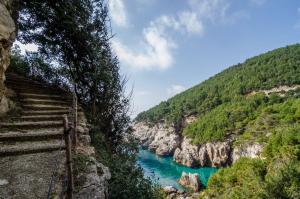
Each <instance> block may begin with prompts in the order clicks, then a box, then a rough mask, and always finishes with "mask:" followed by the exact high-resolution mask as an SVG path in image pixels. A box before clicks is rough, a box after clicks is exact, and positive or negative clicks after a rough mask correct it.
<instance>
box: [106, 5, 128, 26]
mask: <svg viewBox="0 0 300 199" xmlns="http://www.w3.org/2000/svg"><path fill="white" fill-rule="evenodd" d="M108 7H109V11H110V15H111V18H112V21H113V22H114V23H115V24H116V25H118V26H121V27H126V26H128V20H127V13H126V8H125V5H124V2H123V0H109V1H108Z"/></svg>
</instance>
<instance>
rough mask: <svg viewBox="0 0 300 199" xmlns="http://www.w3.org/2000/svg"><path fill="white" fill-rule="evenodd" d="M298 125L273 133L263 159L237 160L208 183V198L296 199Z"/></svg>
mask: <svg viewBox="0 0 300 199" xmlns="http://www.w3.org/2000/svg"><path fill="white" fill-rule="evenodd" d="M299 132H300V125H299V124H297V125H294V126H291V127H287V128H284V129H282V128H278V129H276V130H274V132H273V134H272V135H271V137H270V140H269V142H268V144H267V145H266V147H265V148H264V155H265V157H266V159H264V160H261V159H247V158H241V159H240V160H238V161H237V162H236V163H235V164H233V166H232V167H230V168H224V169H221V170H219V171H218V172H217V173H216V174H215V175H213V176H212V178H211V179H210V180H209V183H208V188H207V190H206V191H205V193H204V195H206V196H208V197H209V198H300V192H299V188H300V133H299Z"/></svg>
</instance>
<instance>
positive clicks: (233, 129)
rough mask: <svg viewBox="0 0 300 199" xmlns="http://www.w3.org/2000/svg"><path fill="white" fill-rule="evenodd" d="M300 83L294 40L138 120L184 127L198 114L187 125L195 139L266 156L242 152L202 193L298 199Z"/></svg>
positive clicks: (299, 49)
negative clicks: (184, 122)
mask: <svg viewBox="0 0 300 199" xmlns="http://www.w3.org/2000/svg"><path fill="white" fill-rule="evenodd" d="M299 85H300V45H299V44H296V45H292V46H287V47H285V48H280V49H277V50H274V51H271V52H267V53H265V54H262V55H260V56H256V57H254V58H251V59H248V60H246V61H245V62H244V63H242V64H238V65H235V66H232V67H230V68H228V69H226V70H224V71H223V72H221V73H219V74H217V75H215V76H214V77H211V78H210V79H208V80H206V81H204V82H203V83H201V84H199V85H197V86H195V87H193V88H190V89H189V90H187V91H185V92H183V93H180V94H178V95H176V96H175V97H173V98H171V99H169V100H168V101H166V102H162V103H160V104H159V105H158V106H156V107H154V108H152V109H150V110H148V111H146V112H143V113H141V114H139V115H138V116H137V118H136V121H137V122H148V124H149V123H150V124H155V123H157V122H158V121H160V120H163V119H164V120H165V121H167V122H168V123H169V124H181V121H182V119H183V118H185V117H188V116H190V115H193V116H196V117H197V119H196V120H195V121H194V122H192V123H190V124H188V125H187V126H186V127H185V128H184V129H182V134H183V136H185V137H189V138H191V139H192V141H193V144H198V146H202V145H204V143H206V142H214V141H224V140H226V139H227V138H229V140H232V146H231V147H232V148H234V150H238V149H239V147H241V148H243V147H244V149H245V148H247V147H248V146H254V145H255V144H258V145H260V146H261V147H262V153H261V154H260V156H256V157H251V156H247V155H245V154H244V155H242V158H240V159H238V160H237V161H235V162H233V164H232V165H231V166H230V167H227V168H222V169H220V170H219V171H218V172H217V173H216V174H215V175H213V176H212V177H211V178H210V180H209V182H208V187H207V189H206V190H205V191H204V192H203V193H202V194H201V197H200V198H299V197H300V195H299V188H300V180H299V179H300V159H299V158H300V87H299ZM177 126H178V125H177ZM181 148H182V146H181ZM246 151H247V150H246ZM245 153H247V152H245ZM186 154H187V155H189V154H188V153H186ZM186 154H185V155H186Z"/></svg>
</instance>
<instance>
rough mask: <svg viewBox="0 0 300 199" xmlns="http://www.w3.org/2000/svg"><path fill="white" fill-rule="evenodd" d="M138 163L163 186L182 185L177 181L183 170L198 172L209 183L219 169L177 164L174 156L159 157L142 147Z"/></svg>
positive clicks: (146, 173)
mask: <svg viewBox="0 0 300 199" xmlns="http://www.w3.org/2000/svg"><path fill="white" fill-rule="evenodd" d="M138 164H139V165H140V166H141V167H142V168H143V170H144V174H145V176H147V177H150V178H151V179H152V180H154V181H157V182H158V183H159V184H160V185H161V186H173V187H176V188H177V189H182V187H181V186H180V185H179V184H178V183H177V180H178V179H179V178H180V176H181V174H182V172H183V171H185V172H186V173H198V174H199V176H200V181H201V182H202V184H203V185H204V186H206V185H207V181H208V178H209V177H210V176H211V175H212V174H214V173H215V172H216V171H217V170H218V169H216V168H211V167H201V168H195V169H194V168H189V167H185V166H182V165H179V164H177V163H176V162H174V161H173V160H172V157H159V156H157V155H155V154H154V153H151V152H149V151H147V150H143V149H140V152H139V160H138Z"/></svg>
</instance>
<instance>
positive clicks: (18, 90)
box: [12, 88, 61, 95]
mask: <svg viewBox="0 0 300 199" xmlns="http://www.w3.org/2000/svg"><path fill="white" fill-rule="evenodd" d="M12 90H14V91H15V92H16V93H35V94H41V95H47V94H48V95H59V94H61V91H58V90H51V89H49V88H44V89H36V88H26V89H25V88H12Z"/></svg>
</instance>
